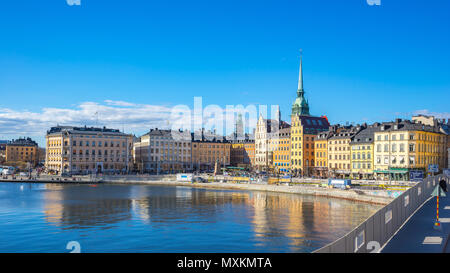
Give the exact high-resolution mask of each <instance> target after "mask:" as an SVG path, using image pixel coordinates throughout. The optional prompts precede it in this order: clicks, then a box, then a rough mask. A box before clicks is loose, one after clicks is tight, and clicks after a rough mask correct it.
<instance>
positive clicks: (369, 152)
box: [350, 125, 380, 179]
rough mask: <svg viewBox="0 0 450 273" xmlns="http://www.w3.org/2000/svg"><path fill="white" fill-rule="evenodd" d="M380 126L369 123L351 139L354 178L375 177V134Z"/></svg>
mask: <svg viewBox="0 0 450 273" xmlns="http://www.w3.org/2000/svg"><path fill="white" fill-rule="evenodd" d="M379 128H380V127H379V126H374V125H369V126H367V127H366V128H363V129H362V130H361V131H360V132H358V133H357V134H356V135H355V136H354V137H353V139H352V140H351V141H350V149H351V165H350V166H351V174H352V178H353V179H373V168H374V134H375V132H376V131H377V130H379Z"/></svg>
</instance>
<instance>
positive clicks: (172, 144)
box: [133, 128, 192, 174]
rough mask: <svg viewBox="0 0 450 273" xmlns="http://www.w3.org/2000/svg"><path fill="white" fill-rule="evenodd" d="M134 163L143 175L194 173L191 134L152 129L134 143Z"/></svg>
mask: <svg viewBox="0 0 450 273" xmlns="http://www.w3.org/2000/svg"><path fill="white" fill-rule="evenodd" d="M133 150H134V152H133V153H134V163H135V166H136V167H137V170H138V171H139V172H141V173H144V172H145V173H153V174H160V173H178V172H187V171H192V160H191V155H192V152H191V134H190V133H189V132H183V131H173V130H161V129H158V128H156V129H151V130H150V131H149V132H148V133H147V134H145V135H143V136H141V137H140V138H139V140H138V141H137V142H136V143H134V148H133Z"/></svg>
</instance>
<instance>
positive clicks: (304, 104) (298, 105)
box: [292, 50, 309, 116]
mask: <svg viewBox="0 0 450 273" xmlns="http://www.w3.org/2000/svg"><path fill="white" fill-rule="evenodd" d="M301 52H302V51H301V50H300V71H299V75H298V89H297V98H296V99H295V101H294V103H293V104H292V115H299V116H309V105H308V101H307V100H306V98H305V90H303V60H302V53H301Z"/></svg>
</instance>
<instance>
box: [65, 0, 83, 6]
mask: <svg viewBox="0 0 450 273" xmlns="http://www.w3.org/2000/svg"><path fill="white" fill-rule="evenodd" d="M66 3H67V5H69V6H74V5H75V6H81V0H66Z"/></svg>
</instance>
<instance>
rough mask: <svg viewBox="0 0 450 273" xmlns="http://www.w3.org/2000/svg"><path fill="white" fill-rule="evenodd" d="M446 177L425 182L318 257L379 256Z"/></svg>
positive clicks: (320, 251)
mask: <svg viewBox="0 0 450 273" xmlns="http://www.w3.org/2000/svg"><path fill="white" fill-rule="evenodd" d="M441 179H444V180H445V181H446V182H447V183H449V178H448V177H447V176H445V175H442V174H441V175H438V176H433V177H428V178H425V179H424V180H423V181H422V182H420V183H417V184H416V185H415V186H414V187H412V188H410V189H408V190H406V191H405V192H403V193H402V194H401V195H400V196H398V197H397V198H395V199H394V200H393V201H392V202H391V203H389V204H388V205H386V206H385V207H383V208H382V209H380V210H379V211H377V212H376V213H374V214H373V215H372V216H370V217H369V218H368V219H367V220H366V221H364V222H363V223H361V224H360V225H359V226H357V227H356V228H354V229H353V230H352V231H350V232H349V233H347V234H346V235H345V236H343V237H342V238H340V239H338V240H336V241H334V242H332V243H330V244H328V245H326V246H324V247H322V248H320V249H318V250H315V251H314V253H374V252H375V253H376V252H379V251H380V249H381V248H382V247H384V246H385V245H386V243H387V242H388V241H389V240H390V239H391V238H392V237H393V235H394V234H395V233H396V232H397V231H398V230H399V229H400V228H401V227H402V225H403V224H404V223H405V222H406V221H407V220H408V219H409V217H410V216H411V215H413V214H414V213H415V212H416V210H417V209H418V208H419V207H420V206H421V205H422V204H423V203H424V202H425V201H427V200H428V199H429V198H430V195H431V193H432V191H433V190H434V188H435V187H436V185H439V181H440V180H441Z"/></svg>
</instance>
